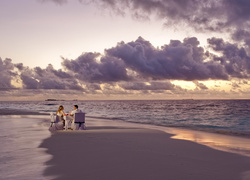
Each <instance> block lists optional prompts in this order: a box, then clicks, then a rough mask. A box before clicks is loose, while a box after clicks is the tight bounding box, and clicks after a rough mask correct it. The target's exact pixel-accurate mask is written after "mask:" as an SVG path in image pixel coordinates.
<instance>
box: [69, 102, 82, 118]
mask: <svg viewBox="0 0 250 180" xmlns="http://www.w3.org/2000/svg"><path fill="white" fill-rule="evenodd" d="M78 112H82V111H81V110H80V109H78V105H74V110H73V111H71V112H70V113H69V115H70V116H74V115H75V113H78Z"/></svg>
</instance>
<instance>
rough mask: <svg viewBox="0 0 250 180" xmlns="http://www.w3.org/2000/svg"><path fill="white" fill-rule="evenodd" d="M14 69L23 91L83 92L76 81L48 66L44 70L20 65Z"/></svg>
mask: <svg viewBox="0 0 250 180" xmlns="http://www.w3.org/2000/svg"><path fill="white" fill-rule="evenodd" d="M16 67H17V68H19V70H20V78H21V80H22V84H23V88H25V89H61V90H63V89H73V90H83V88H82V87H81V86H80V85H79V84H78V82H77V81H76V79H74V78H73V77H72V76H71V75H69V74H68V73H66V72H63V71H62V70H61V69H59V70H55V69H54V68H53V66H52V65H48V66H47V68H46V69H42V68H40V67H36V68H34V69H30V68H29V67H23V65H21V64H18V65H17V66H16Z"/></svg>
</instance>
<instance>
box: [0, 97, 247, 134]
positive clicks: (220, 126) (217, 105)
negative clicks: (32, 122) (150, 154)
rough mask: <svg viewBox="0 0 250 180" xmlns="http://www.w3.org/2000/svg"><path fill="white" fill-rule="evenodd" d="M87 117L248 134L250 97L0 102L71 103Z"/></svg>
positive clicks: (0, 105)
mask: <svg viewBox="0 0 250 180" xmlns="http://www.w3.org/2000/svg"><path fill="white" fill-rule="evenodd" d="M74 104H77V105H78V106H79V109H81V110H83V111H84V112H86V113H87V114H86V116H87V117H96V118H107V119H112V120H117V121H119V120H122V121H128V122H135V123H143V124H153V125H160V126H167V127H181V128H188V129H197V130H201V131H211V132H218V133H225V134H227V133H228V134H232V135H234V134H235V135H247V136H248V135H250V100H145V101H141V100H140V101H137V100H135V101H132V100H131V101H32V102H30V101H29V102H25V101H22V102H18V101H17V102H0V110H1V109H2V112H4V111H5V110H6V111H9V112H11V113H13V114H15V111H16V110H19V111H26V110H28V111H34V112H35V113H36V112H43V113H49V112H55V111H57V109H58V106H59V105H63V106H64V109H65V112H68V111H71V110H72V109H73V105H74Z"/></svg>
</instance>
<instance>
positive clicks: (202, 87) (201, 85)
mask: <svg viewBox="0 0 250 180" xmlns="http://www.w3.org/2000/svg"><path fill="white" fill-rule="evenodd" d="M193 83H194V84H195V85H196V87H198V88H199V89H203V90H205V89H208V87H207V86H206V85H204V84H203V83H199V82H198V81H193Z"/></svg>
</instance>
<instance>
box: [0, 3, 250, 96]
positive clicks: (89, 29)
mask: <svg viewBox="0 0 250 180" xmlns="http://www.w3.org/2000/svg"><path fill="white" fill-rule="evenodd" d="M0 24H1V29H0V32H1V33H0V39H1V43H0V50H1V51H0V78H1V80H0V92H1V94H0V100H44V99H47V98H56V99H185V98H202V99H204V98H205V99H209V98H213V99H215V98H226V99H228V98H250V81H249V77H250V48H249V46H250V31H249V26H250V1H247V0H230V1H228V0H219V1H218V0H210V1H205V0H190V1H181V0H159V1H155V0H145V1H141V0H88V1H85V0H72V1H67V0H32V1H31V0H22V1H14V0H8V1H0Z"/></svg>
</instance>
